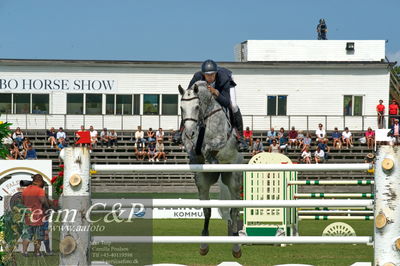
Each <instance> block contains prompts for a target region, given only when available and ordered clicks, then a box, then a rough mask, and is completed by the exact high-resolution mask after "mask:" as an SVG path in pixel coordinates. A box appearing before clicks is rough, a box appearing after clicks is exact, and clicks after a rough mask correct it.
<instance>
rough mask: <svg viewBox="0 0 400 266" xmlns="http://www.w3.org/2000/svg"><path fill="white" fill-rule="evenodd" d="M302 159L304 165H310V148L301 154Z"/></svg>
mask: <svg viewBox="0 0 400 266" xmlns="http://www.w3.org/2000/svg"><path fill="white" fill-rule="evenodd" d="M301 159H302V162H303V163H307V164H310V163H311V152H310V149H309V148H308V147H306V148H305V149H304V151H303V152H302V153H301Z"/></svg>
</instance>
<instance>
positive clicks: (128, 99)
mask: <svg viewBox="0 0 400 266" xmlns="http://www.w3.org/2000/svg"><path fill="white" fill-rule="evenodd" d="M116 114H117V115H131V114H132V95H117V113H116Z"/></svg>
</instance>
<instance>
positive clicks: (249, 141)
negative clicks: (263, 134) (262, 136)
mask: <svg viewBox="0 0 400 266" xmlns="http://www.w3.org/2000/svg"><path fill="white" fill-rule="evenodd" d="M243 137H244V140H245V141H246V142H247V144H248V145H249V147H253V130H250V128H249V127H246V130H245V131H243Z"/></svg>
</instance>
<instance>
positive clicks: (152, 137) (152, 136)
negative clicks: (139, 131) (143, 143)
mask: <svg viewBox="0 0 400 266" xmlns="http://www.w3.org/2000/svg"><path fill="white" fill-rule="evenodd" d="M146 135H147V141H148V142H152V141H156V138H155V135H156V133H154V131H153V129H152V128H149V130H147V133H146Z"/></svg>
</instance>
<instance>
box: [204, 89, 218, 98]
mask: <svg viewBox="0 0 400 266" xmlns="http://www.w3.org/2000/svg"><path fill="white" fill-rule="evenodd" d="M207 88H208V90H209V91H210V92H211V94H212V95H215V96H217V97H218V96H219V91H218V90H217V89H215V88H213V87H211V86H207Z"/></svg>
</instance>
